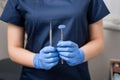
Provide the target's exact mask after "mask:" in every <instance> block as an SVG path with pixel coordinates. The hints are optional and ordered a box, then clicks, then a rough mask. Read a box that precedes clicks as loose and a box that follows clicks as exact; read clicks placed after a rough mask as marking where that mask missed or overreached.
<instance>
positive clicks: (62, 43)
mask: <svg viewBox="0 0 120 80" xmlns="http://www.w3.org/2000/svg"><path fill="white" fill-rule="evenodd" d="M57 46H59V47H78V45H77V44H76V43H74V42H72V41H59V42H58V44H57Z"/></svg>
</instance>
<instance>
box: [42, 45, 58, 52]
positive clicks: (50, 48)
mask: <svg viewBox="0 0 120 80" xmlns="http://www.w3.org/2000/svg"><path fill="white" fill-rule="evenodd" d="M55 51H56V48H55V47H52V46H47V47H44V48H43V49H42V50H41V51H40V52H44V53H49V52H55Z"/></svg>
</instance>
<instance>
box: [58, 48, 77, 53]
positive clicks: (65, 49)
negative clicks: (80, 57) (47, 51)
mask: <svg viewBox="0 0 120 80" xmlns="http://www.w3.org/2000/svg"><path fill="white" fill-rule="evenodd" d="M74 50H75V48H73V47H57V51H58V52H73V51H74Z"/></svg>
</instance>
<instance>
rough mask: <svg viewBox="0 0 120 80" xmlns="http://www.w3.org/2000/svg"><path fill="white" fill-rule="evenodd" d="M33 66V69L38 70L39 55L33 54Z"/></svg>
mask: <svg viewBox="0 0 120 80" xmlns="http://www.w3.org/2000/svg"><path fill="white" fill-rule="evenodd" d="M33 65H34V68H36V69H39V66H40V65H39V54H37V53H36V54H35V56H34V58H33Z"/></svg>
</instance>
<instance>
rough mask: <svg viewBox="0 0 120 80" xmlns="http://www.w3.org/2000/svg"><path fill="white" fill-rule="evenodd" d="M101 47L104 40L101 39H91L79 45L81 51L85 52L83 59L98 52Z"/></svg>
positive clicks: (86, 59)
mask: <svg viewBox="0 0 120 80" xmlns="http://www.w3.org/2000/svg"><path fill="white" fill-rule="evenodd" d="M103 48H104V41H103V40H102V39H96V40H91V41H90V42H88V43H87V44H86V45H84V46H83V47H81V49H83V51H84V52H85V60H84V61H88V60H90V59H92V58H94V57H95V56H97V55H98V54H100V53H101V51H102V50H103Z"/></svg>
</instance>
